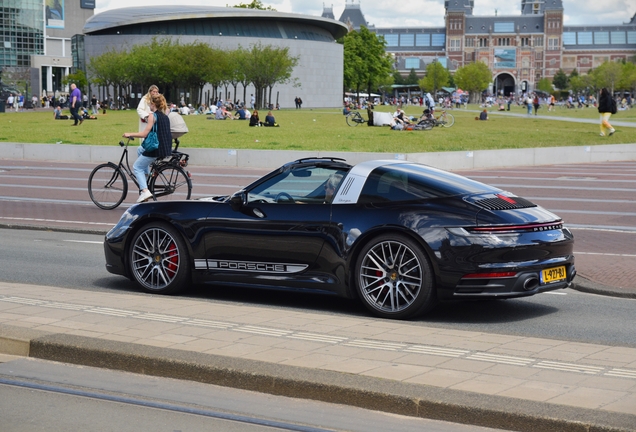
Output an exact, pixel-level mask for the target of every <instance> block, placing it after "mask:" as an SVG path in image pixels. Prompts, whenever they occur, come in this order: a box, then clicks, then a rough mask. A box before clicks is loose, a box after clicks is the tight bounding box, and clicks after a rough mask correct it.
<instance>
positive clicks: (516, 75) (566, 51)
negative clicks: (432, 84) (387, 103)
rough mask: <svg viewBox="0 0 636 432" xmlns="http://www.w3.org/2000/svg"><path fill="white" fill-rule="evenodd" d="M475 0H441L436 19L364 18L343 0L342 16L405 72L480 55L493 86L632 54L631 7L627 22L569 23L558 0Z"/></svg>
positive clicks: (520, 83)
mask: <svg viewBox="0 0 636 432" xmlns="http://www.w3.org/2000/svg"><path fill="white" fill-rule="evenodd" d="M474 4H475V2H474V0H446V1H445V2H444V7H445V11H446V14H445V22H444V26H440V27H393V28H385V27H374V26H369V25H368V23H367V22H366V20H365V18H364V14H363V13H362V10H361V7H360V3H359V0H358V3H354V2H353V0H351V3H349V2H348V1H347V2H346V4H345V10H344V12H343V13H342V15H341V17H340V18H339V20H340V21H341V22H344V23H345V24H347V25H348V26H349V27H350V28H352V29H357V28H360V26H362V25H364V26H367V27H368V28H369V30H371V31H373V32H375V33H376V34H378V35H381V36H384V39H385V40H386V42H387V51H388V52H389V53H391V55H393V56H394V58H395V67H396V69H398V70H399V71H400V72H401V73H402V74H403V75H407V74H408V73H409V72H410V71H411V69H414V70H415V71H416V73H417V74H418V75H420V76H422V75H423V74H424V71H425V69H426V66H427V65H428V64H429V63H431V62H433V61H438V62H440V63H442V64H443V65H444V66H446V67H447V68H448V69H449V70H450V71H451V72H453V71H454V70H456V69H457V68H458V67H461V66H464V65H466V64H469V63H471V62H475V61H483V62H484V63H486V64H487V65H488V67H489V68H490V70H491V71H492V73H493V77H494V80H493V83H492V88H491V91H492V93H501V92H503V93H504V94H506V95H507V94H509V93H511V92H522V91H526V90H533V89H534V88H535V86H536V84H537V83H538V82H539V80H540V79H541V78H548V79H552V78H553V77H554V75H555V73H556V72H557V71H558V70H559V69H563V70H564V71H565V72H566V73H567V74H569V73H570V72H572V70H574V69H577V71H578V72H579V73H583V74H585V73H587V71H589V70H590V69H591V68H595V67H597V66H599V65H601V64H602V63H603V62H605V61H607V60H611V61H618V60H628V59H632V58H634V56H636V14H635V15H634V16H633V17H632V18H631V20H630V21H629V22H627V23H621V24H615V25H602V26H599V25H593V26H588V25H577V26H566V25H564V23H563V13H564V9H563V2H562V0H521V14H520V15H514V16H512V15H509V16H476V15H473V9H474ZM329 14H330V15H331V16H332V17H333V8H325V10H324V12H323V16H328V15H329ZM626 18H627V17H626Z"/></svg>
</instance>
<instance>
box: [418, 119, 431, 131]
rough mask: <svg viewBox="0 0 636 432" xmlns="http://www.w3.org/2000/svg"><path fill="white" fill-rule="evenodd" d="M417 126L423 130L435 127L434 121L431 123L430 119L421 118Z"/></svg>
mask: <svg viewBox="0 0 636 432" xmlns="http://www.w3.org/2000/svg"><path fill="white" fill-rule="evenodd" d="M417 127H419V128H420V129H421V130H425V131H429V130H431V129H433V123H431V122H430V121H429V120H421V121H420V122H419V123H418V124H417Z"/></svg>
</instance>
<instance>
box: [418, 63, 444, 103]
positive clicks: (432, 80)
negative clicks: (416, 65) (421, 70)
mask: <svg viewBox="0 0 636 432" xmlns="http://www.w3.org/2000/svg"><path fill="white" fill-rule="evenodd" d="M449 82H450V73H449V72H448V70H447V69H446V68H445V67H444V66H443V65H442V64H441V63H440V62H438V61H433V62H432V63H429V65H428V66H426V75H425V76H424V78H422V79H421V80H419V82H418V84H419V86H420V88H421V89H422V90H424V91H426V92H430V93H432V94H433V95H436V94H437V90H439V89H441V88H442V87H446V86H448V83H449Z"/></svg>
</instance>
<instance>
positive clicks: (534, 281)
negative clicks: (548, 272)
mask: <svg viewBox="0 0 636 432" xmlns="http://www.w3.org/2000/svg"><path fill="white" fill-rule="evenodd" d="M538 286H539V279H538V278H536V277H534V276H532V277H529V278H528V279H526V280H525V281H523V289H524V290H526V291H532V290H533V289H535V288H537V287H538Z"/></svg>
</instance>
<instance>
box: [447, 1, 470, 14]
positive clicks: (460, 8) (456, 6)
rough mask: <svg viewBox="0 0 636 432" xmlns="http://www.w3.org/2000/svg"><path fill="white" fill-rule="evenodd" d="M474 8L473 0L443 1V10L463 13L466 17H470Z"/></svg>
mask: <svg viewBox="0 0 636 432" xmlns="http://www.w3.org/2000/svg"><path fill="white" fill-rule="evenodd" d="M474 7H475V1H474V0H445V1H444V8H446V12H465V13H466V15H472V14H473V8H474Z"/></svg>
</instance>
